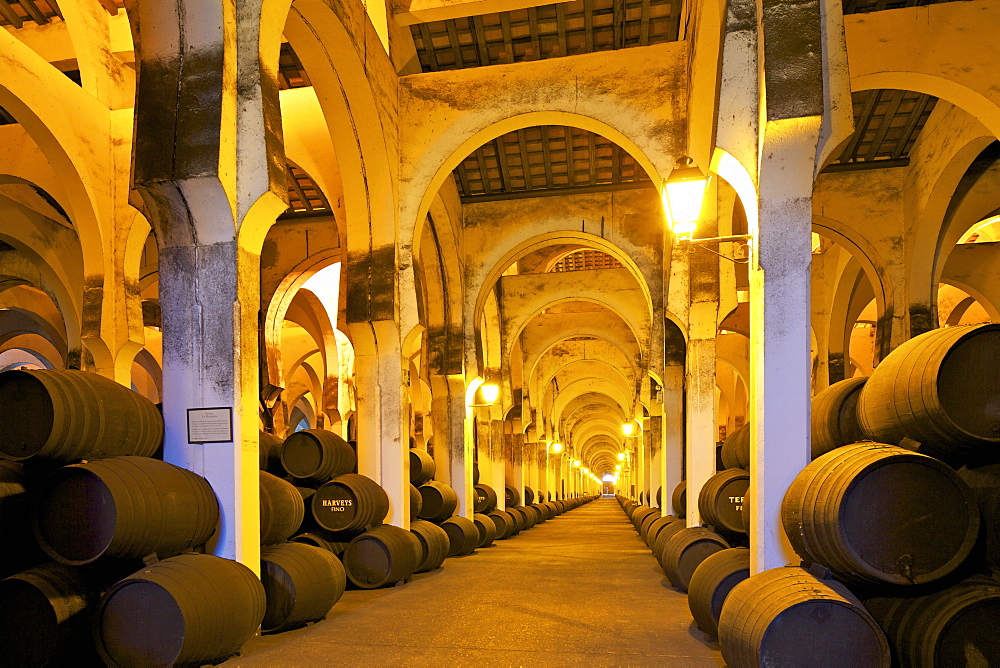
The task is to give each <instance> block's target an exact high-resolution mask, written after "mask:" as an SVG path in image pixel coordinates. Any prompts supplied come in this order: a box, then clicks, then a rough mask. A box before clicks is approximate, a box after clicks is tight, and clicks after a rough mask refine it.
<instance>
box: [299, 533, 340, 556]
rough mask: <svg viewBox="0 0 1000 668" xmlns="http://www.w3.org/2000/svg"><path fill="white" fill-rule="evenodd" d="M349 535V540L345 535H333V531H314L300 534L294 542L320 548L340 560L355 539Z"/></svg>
mask: <svg viewBox="0 0 1000 668" xmlns="http://www.w3.org/2000/svg"><path fill="white" fill-rule="evenodd" d="M348 535H349V536H350V537H349V538H348V537H347V536H345V535H344V534H337V533H333V532H332V531H326V530H325V529H315V530H313V531H307V532H305V533H300V534H299V535H298V536H295V537H294V538H292V542H293V543H303V544H305V545H312V546H313V547H318V548H320V549H322V550H326V551H327V552H329V553H330V554H332V555H333V556H335V557H338V558H339V557H340V556H341V555H343V554H344V550H346V549H347V546H348V545H349V544H350V542H351V540H353V539H354V538H355V536H354V535H350V534H348Z"/></svg>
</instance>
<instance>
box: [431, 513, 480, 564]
mask: <svg viewBox="0 0 1000 668" xmlns="http://www.w3.org/2000/svg"><path fill="white" fill-rule="evenodd" d="M440 526H441V528H442V529H444V530H445V533H447V534H448V540H449V542H450V544H451V547H449V548H448V556H449V557H457V556H460V555H463V554H472V553H473V551H475V549H476V546H478V545H479V529H478V528H476V523H475V522H473V521H472V520H470V519H469V518H468V517H462V516H461V515H455V516H453V517H449V518H448V519H446V520H445V521H444V522H441V524H440Z"/></svg>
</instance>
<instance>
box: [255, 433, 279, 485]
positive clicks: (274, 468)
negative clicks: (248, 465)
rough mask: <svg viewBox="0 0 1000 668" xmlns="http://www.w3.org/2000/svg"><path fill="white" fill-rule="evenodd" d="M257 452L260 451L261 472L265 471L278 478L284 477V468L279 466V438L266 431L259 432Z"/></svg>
mask: <svg viewBox="0 0 1000 668" xmlns="http://www.w3.org/2000/svg"><path fill="white" fill-rule="evenodd" d="M258 450H259V451H260V470H261V471H267V472H268V473H273V474H274V475H278V476H282V475H285V468H284V467H283V466H282V465H281V439H280V438H278V437H277V436H275V435H274V434H269V433H267V432H266V431H262V432H260V437H259V440H258Z"/></svg>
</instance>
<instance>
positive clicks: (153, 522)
mask: <svg viewBox="0 0 1000 668" xmlns="http://www.w3.org/2000/svg"><path fill="white" fill-rule="evenodd" d="M0 397H2V401H3V405H4V411H3V412H2V414H0V459H2V461H0V535H2V536H3V541H2V548H0V549H2V550H3V552H2V554H0V577H3V578H4V579H3V580H2V581H0V664H3V665H44V664H47V663H49V664H52V663H65V662H70V661H71V662H74V663H80V662H86V661H88V660H89V659H90V658H92V657H96V656H99V657H100V658H101V659H103V660H104V661H105V662H106V663H109V664H118V665H129V664H131V663H136V662H146V663H157V664H161V663H162V664H163V665H171V664H174V663H205V662H211V661H219V660H222V659H225V658H227V657H228V656H231V655H232V654H234V653H235V652H236V651H237V650H238V649H239V648H240V646H242V645H243V643H244V642H246V640H247V639H248V638H249V637H250V636H251V635H252V634H253V633H254V632H255V631H256V630H257V628H258V627H259V626H260V623H261V620H262V619H263V617H264V608H265V600H264V590H263V587H262V586H261V583H260V580H258V579H257V576H256V575H254V573H253V572H252V571H251V570H250V569H248V568H246V567H245V566H243V565H242V564H239V563H236V562H234V561H230V560H227V559H220V558H218V557H214V556H210V555H206V554H199V553H197V552H198V551H201V550H202V549H203V548H202V546H203V545H204V544H205V543H206V542H207V541H208V540H209V539H210V538H211V537H212V535H213V534H214V533H215V530H216V526H217V524H218V519H219V507H218V504H217V502H216V499H215V494H214V493H213V491H212V488H211V487H210V486H209V484H208V482H207V481H206V480H205V479H204V478H202V477H200V476H198V475H196V474H194V473H192V472H190V471H187V470H185V469H181V468H179V467H176V466H173V465H172V464H168V463H166V462H163V461H160V460H159V459H155V458H154V457H155V456H158V455H159V453H160V451H161V448H162V443H163V421H162V419H161V417H160V414H159V411H158V410H157V409H156V407H155V406H154V405H153V404H152V403H150V402H149V401H148V400H146V399H145V398H144V397H142V396H141V395H139V394H138V393H136V392H133V391H131V390H129V389H127V388H125V387H122V386H121V385H118V384H117V383H114V382H112V381H110V380H108V379H106V378H103V377H101V376H98V375H96V374H91V373H86V372H82V371H61V370H59V371H8V372H5V373H3V374H0ZM29 496H30V497H31V498H32V503H31V504H30V505H29V504H27V502H26V499H27V498H28V497H29ZM129 573H131V575H129ZM209 585H210V586H209ZM194 611H197V615H198V616H199V618H200V621H199V623H198V624H192V623H190V620H191V618H192V617H191V616H192V612H194ZM164 629H167V630H168V632H167V633H164V632H163V631H164Z"/></svg>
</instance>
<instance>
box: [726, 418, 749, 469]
mask: <svg viewBox="0 0 1000 668" xmlns="http://www.w3.org/2000/svg"><path fill="white" fill-rule="evenodd" d="M722 465H723V466H725V467H726V468H727V469H746V470H747V471H749V470H750V423H749V422H748V423H746V424H745V425H743V426H742V427H740V428H739V429H736V430H735V431H733V433H731V434H729V436H726V440H725V441H723V442H722Z"/></svg>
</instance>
